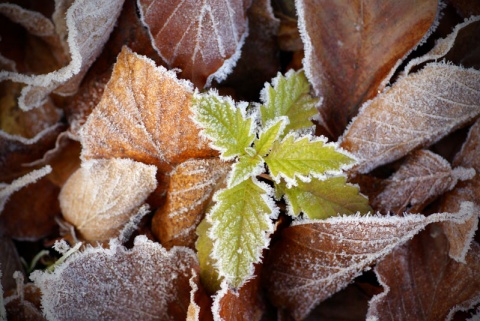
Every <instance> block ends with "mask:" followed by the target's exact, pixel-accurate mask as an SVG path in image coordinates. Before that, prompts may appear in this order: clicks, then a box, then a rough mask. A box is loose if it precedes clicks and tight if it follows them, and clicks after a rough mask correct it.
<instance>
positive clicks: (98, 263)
mask: <svg viewBox="0 0 480 321" xmlns="http://www.w3.org/2000/svg"><path fill="white" fill-rule="evenodd" d="M192 269H198V263H197V260H196V257H195V253H194V252H193V251H192V250H190V249H187V248H183V247H175V248H173V249H172V250H170V251H166V250H165V249H164V248H163V247H162V246H161V245H160V244H158V243H154V242H152V241H149V240H148V239H147V238H146V237H145V236H137V238H136V239H135V241H134V246H133V248H132V249H131V250H128V249H126V248H124V247H123V246H121V245H120V244H119V243H117V242H111V243H110V248H109V249H103V248H101V247H98V248H87V249H86V250H85V251H83V252H81V253H74V254H73V255H72V256H71V257H70V258H68V259H67V260H66V261H65V262H64V263H63V264H61V265H59V266H57V267H56V268H55V270H54V272H53V273H49V272H42V271H35V272H33V273H32V275H31V277H30V278H31V279H32V280H33V281H34V283H35V285H37V286H38V287H39V288H40V289H41V291H42V293H43V296H42V307H43V312H44V314H45V316H46V318H47V319H48V320H57V321H60V320H85V321H87V320H95V321H97V320H118V321H123V320H127V321H131V320H143V321H148V320H165V321H168V320H185V318H186V316H187V307H188V304H189V301H190V295H189V293H190V285H189V280H190V278H191V276H192Z"/></svg>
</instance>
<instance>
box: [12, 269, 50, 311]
mask: <svg viewBox="0 0 480 321" xmlns="http://www.w3.org/2000/svg"><path fill="white" fill-rule="evenodd" d="M17 282H21V283H23V277H20V280H17ZM19 292H20V293H19ZM41 295H42V294H41V293H40V290H39V289H38V288H37V287H36V286H34V285H33V284H31V283H28V284H25V285H23V284H18V289H17V291H16V293H14V294H12V295H10V296H8V297H6V298H5V309H6V312H7V320H9V321H46V319H45V318H44V317H43V315H42V312H41V309H40V297H41Z"/></svg>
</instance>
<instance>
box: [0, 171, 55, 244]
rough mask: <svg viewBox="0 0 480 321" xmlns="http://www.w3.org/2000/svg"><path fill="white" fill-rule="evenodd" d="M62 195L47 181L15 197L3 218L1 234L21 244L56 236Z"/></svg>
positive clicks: (8, 203)
mask: <svg viewBox="0 0 480 321" xmlns="http://www.w3.org/2000/svg"><path fill="white" fill-rule="evenodd" d="M59 193H60V188H59V187H58V186H56V185H54V184H53V183H52V182H51V181H50V180H49V179H48V177H43V178H41V179H39V180H38V181H37V182H35V183H32V184H29V185H27V186H26V187H23V188H22V189H20V190H19V191H17V192H15V193H13V194H12V195H11V196H10V199H9V200H8V201H7V203H6V204H5V208H4V209H3V212H2V214H1V215H0V233H2V232H3V233H5V234H6V235H8V236H10V237H11V238H13V239H15V240H21V241H37V240H40V239H41V238H43V237H46V236H48V235H50V234H51V233H53V232H54V231H55V229H56V228H57V223H56V222H55V217H56V216H57V215H59V214H60V207H59V204H58V194H59Z"/></svg>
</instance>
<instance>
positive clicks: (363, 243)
mask: <svg viewBox="0 0 480 321" xmlns="http://www.w3.org/2000/svg"><path fill="white" fill-rule="evenodd" d="M477 211H478V207H475V206H474V205H473V203H468V202H466V203H462V206H461V209H460V211H459V212H458V213H453V214H450V213H439V214H433V215H430V216H428V217H425V216H423V215H416V214H415V215H405V216H404V217H399V216H387V217H385V216H344V217H334V218H329V219H326V220H324V221H307V222H302V221H300V222H299V223H296V224H295V225H294V226H292V227H288V228H286V229H285V230H283V232H282V238H281V239H280V240H279V241H278V243H276V244H274V245H273V246H272V250H271V252H270V254H269V260H268V262H267V263H266V267H265V271H268V272H267V273H264V275H263V276H264V278H265V281H266V287H267V288H268V292H269V295H270V298H271V300H272V303H273V304H274V305H276V306H277V307H278V308H280V309H285V310H287V311H288V312H289V313H290V314H291V315H292V316H293V318H294V319H295V320H302V319H303V318H305V317H306V316H307V314H308V313H309V312H310V311H311V310H312V309H313V308H314V307H315V306H316V305H317V304H318V303H320V302H321V301H323V300H325V299H326V298H327V297H329V296H331V295H332V294H334V293H335V292H337V291H339V290H341V289H342V288H344V287H346V286H347V285H348V283H350V282H351V281H352V280H353V279H354V278H355V277H357V276H358V275H360V274H361V273H362V271H363V270H365V269H367V268H368V267H369V265H371V264H373V263H375V262H376V261H377V260H379V259H381V258H382V257H384V256H385V255H387V254H388V253H390V252H391V251H392V250H393V248H395V247H396V246H397V245H400V244H403V243H405V242H406V241H408V240H409V239H411V238H412V237H413V236H414V235H415V234H417V233H418V232H419V231H420V230H422V229H424V228H425V226H427V225H428V224H430V223H433V222H441V221H453V222H457V223H463V222H465V221H466V220H467V219H468V218H470V217H471V216H472V215H477Z"/></svg>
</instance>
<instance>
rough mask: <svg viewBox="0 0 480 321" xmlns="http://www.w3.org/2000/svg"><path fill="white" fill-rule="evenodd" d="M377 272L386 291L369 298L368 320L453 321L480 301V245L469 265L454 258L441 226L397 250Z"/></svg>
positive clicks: (475, 249) (468, 255)
mask: <svg viewBox="0 0 480 321" xmlns="http://www.w3.org/2000/svg"><path fill="white" fill-rule="evenodd" d="M375 273H376V274H377V277H378V279H379V281H380V283H381V284H382V286H383V287H384V289H385V290H384V292H383V293H381V294H379V295H377V296H375V297H374V298H373V299H372V300H371V301H370V308H369V311H368V317H367V319H368V320H372V321H373V320H382V321H383V320H395V321H402V320H422V321H427V320H431V321H434V320H435V321H436V320H451V319H452V316H453V314H454V313H455V312H456V311H460V310H468V309H469V308H471V307H473V306H474V305H475V304H478V303H479V301H480V278H479V277H478V276H479V275H480V246H479V245H478V244H477V243H473V245H472V249H471V250H470V251H469V253H468V254H467V257H466V264H462V263H458V262H455V261H454V260H452V259H451V258H450V257H449V256H448V241H447V239H446V237H445V236H444V235H443V233H442V230H441V228H440V227H439V226H434V225H433V226H431V227H430V228H429V229H428V230H426V231H425V232H423V233H421V234H420V235H418V236H416V237H415V238H414V239H413V240H412V241H410V242H409V243H407V244H405V245H404V246H401V247H398V248H397V249H395V250H394V251H393V252H392V253H391V254H389V255H388V256H387V257H385V259H384V260H383V261H381V262H380V263H379V264H378V265H377V267H376V268H375Z"/></svg>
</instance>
